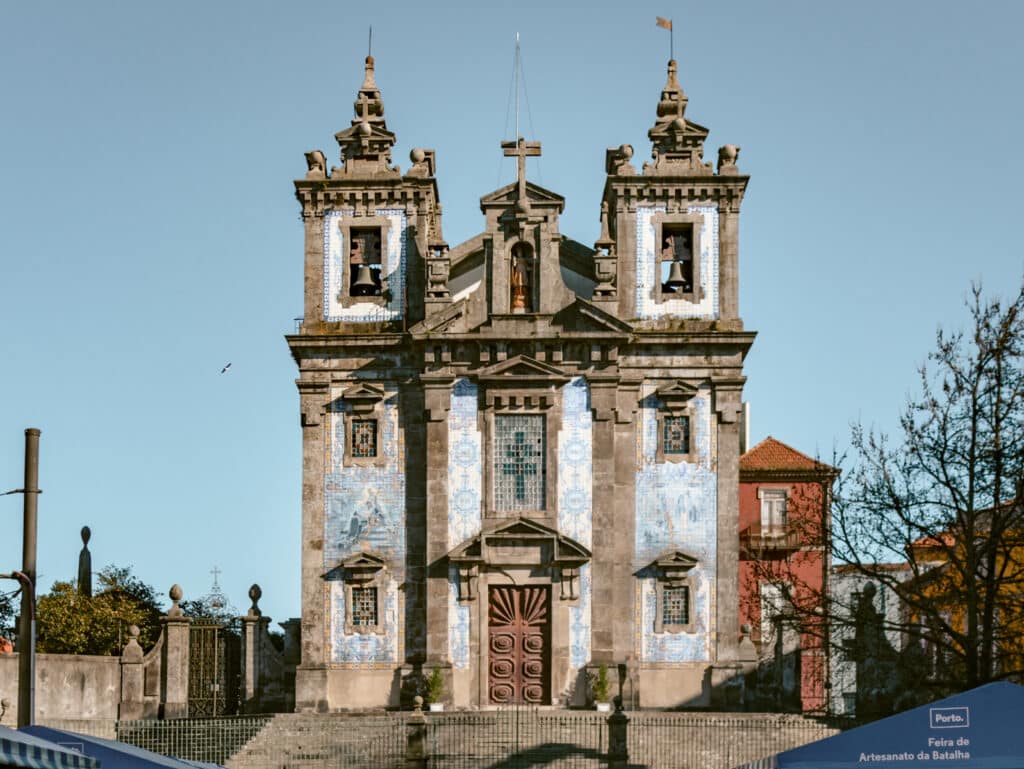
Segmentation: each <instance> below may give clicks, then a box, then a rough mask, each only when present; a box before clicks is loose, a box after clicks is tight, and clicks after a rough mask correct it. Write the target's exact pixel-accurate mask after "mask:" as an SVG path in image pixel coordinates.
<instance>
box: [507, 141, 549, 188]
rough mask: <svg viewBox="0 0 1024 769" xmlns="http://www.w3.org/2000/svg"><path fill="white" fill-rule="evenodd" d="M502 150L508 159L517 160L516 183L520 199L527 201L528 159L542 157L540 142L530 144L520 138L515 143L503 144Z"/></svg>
mask: <svg viewBox="0 0 1024 769" xmlns="http://www.w3.org/2000/svg"><path fill="white" fill-rule="evenodd" d="M501 148H502V149H503V150H504V151H505V155H506V156H508V157H511V156H513V155H514V156H515V158H516V183H517V185H518V190H519V198H520V199H521V200H525V199H526V158H528V157H540V142H528V141H526V139H524V138H523V137H522V136H520V137H519V138H518V139H517V140H516V141H514V142H502V143H501Z"/></svg>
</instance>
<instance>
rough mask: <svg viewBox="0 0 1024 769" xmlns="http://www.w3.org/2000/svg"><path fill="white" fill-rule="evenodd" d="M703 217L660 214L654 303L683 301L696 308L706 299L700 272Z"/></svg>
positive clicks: (656, 226) (656, 224) (656, 221)
mask: <svg viewBox="0 0 1024 769" xmlns="http://www.w3.org/2000/svg"><path fill="white" fill-rule="evenodd" d="M703 222H704V219H703V217H702V216H701V215H700V214H691V213H679V214H656V215H655V216H654V219H653V222H652V223H653V225H654V235H655V241H654V242H655V254H654V258H655V265H654V268H655V280H654V300H655V301H656V302H659V303H660V302H667V301H672V300H678V299H682V300H685V301H687V302H691V303H694V304H696V303H697V302H699V301H700V300H701V298H702V293H701V287H700V283H701V272H700V248H701V244H700V230H701V226H702V225H703Z"/></svg>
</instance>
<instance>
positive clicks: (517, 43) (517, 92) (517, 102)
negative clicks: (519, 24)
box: [514, 32, 521, 140]
mask: <svg viewBox="0 0 1024 769" xmlns="http://www.w3.org/2000/svg"><path fill="white" fill-rule="evenodd" d="M520 66H521V65H520V63H519V33H518V32H516V61H515V67H514V69H515V81H516V136H515V138H516V139H517V140H518V139H519V68H520Z"/></svg>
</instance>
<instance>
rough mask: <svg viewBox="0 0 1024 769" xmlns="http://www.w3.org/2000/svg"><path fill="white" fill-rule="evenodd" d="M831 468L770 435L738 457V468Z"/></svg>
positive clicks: (822, 469)
mask: <svg viewBox="0 0 1024 769" xmlns="http://www.w3.org/2000/svg"><path fill="white" fill-rule="evenodd" d="M832 469H833V468H831V467H829V466H828V465H826V464H825V463H823V462H818V461H817V460H815V459H812V458H811V457H809V456H807V455H806V454H802V453H800V452H799V451H797V450H796V449H794V448H793V447H792V446H787V445H786V444H785V443H783V442H782V441H777V440H775V439H774V438H773V437H771V436H770V435H769V436H768V437H767V438H765V439H764V440H763V441H761V442H760V443H759V444H757V445H756V446H754V448H752V449H751V450H750V451H748V452H747V453H746V454H744V455H743V456H742V457H740V470H820V471H828V470H832Z"/></svg>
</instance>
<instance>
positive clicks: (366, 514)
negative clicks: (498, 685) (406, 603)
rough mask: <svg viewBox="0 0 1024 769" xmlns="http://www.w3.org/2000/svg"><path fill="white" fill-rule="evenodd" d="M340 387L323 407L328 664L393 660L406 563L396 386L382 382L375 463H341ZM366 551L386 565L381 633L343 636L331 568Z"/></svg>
mask: <svg viewBox="0 0 1024 769" xmlns="http://www.w3.org/2000/svg"><path fill="white" fill-rule="evenodd" d="M342 389H344V388H338V389H336V390H334V391H332V401H331V407H330V409H329V411H328V414H327V421H328V426H329V430H328V436H327V447H326V451H327V457H326V466H327V468H328V471H327V475H326V477H325V478H324V511H325V515H324V573H325V574H327V575H328V577H327V582H326V585H325V591H326V593H327V595H326V600H327V612H326V615H325V616H326V621H327V625H328V627H327V637H328V639H329V648H330V650H331V658H330V662H331V663H333V664H340V665H344V664H366V663H394V662H397V661H399V640H400V637H401V627H402V623H401V622H400V621H399V617H398V607H399V601H398V592H397V587H396V585H397V581H400V580H401V579H402V578H403V575H404V568H405V446H404V441H403V440H402V435H401V432H400V430H399V421H398V389H397V387H396V386H394V385H391V384H385V385H384V391H385V399H384V403H383V408H382V413H381V414H380V419H381V422H382V424H381V430H380V444H379V447H378V448H379V450H380V451H381V452H382V454H383V457H384V459H385V460H386V461H385V462H384V463H383V464H382V465H381V466H376V467H363V466H355V465H352V464H351V462H348V463H347V462H346V457H345V430H346V429H347V428H348V421H349V419H350V414H349V413H348V412H347V411H346V407H345V406H344V405H342V404H340V403H339V402H338V400H337V398H338V396H339V395H340V394H341V391H342ZM364 550H371V551H374V552H376V553H379V554H381V555H383V556H384V557H385V558H386V559H387V561H388V564H389V567H388V568H389V575H388V578H389V583H388V587H387V589H386V591H385V595H384V602H383V617H382V619H383V623H382V625H383V628H384V633H383V634H368V635H360V634H352V635H346V634H345V632H344V629H345V591H344V587H345V585H344V582H342V581H341V580H342V578H343V575H342V574H340V573H339V572H337V571H334V570H335V569H336V568H337V567H338V565H339V564H340V563H341V561H342V560H343V559H344V558H346V557H347V556H349V555H352V554H353V553H357V552H360V551H364ZM396 580H397V581H396Z"/></svg>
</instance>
